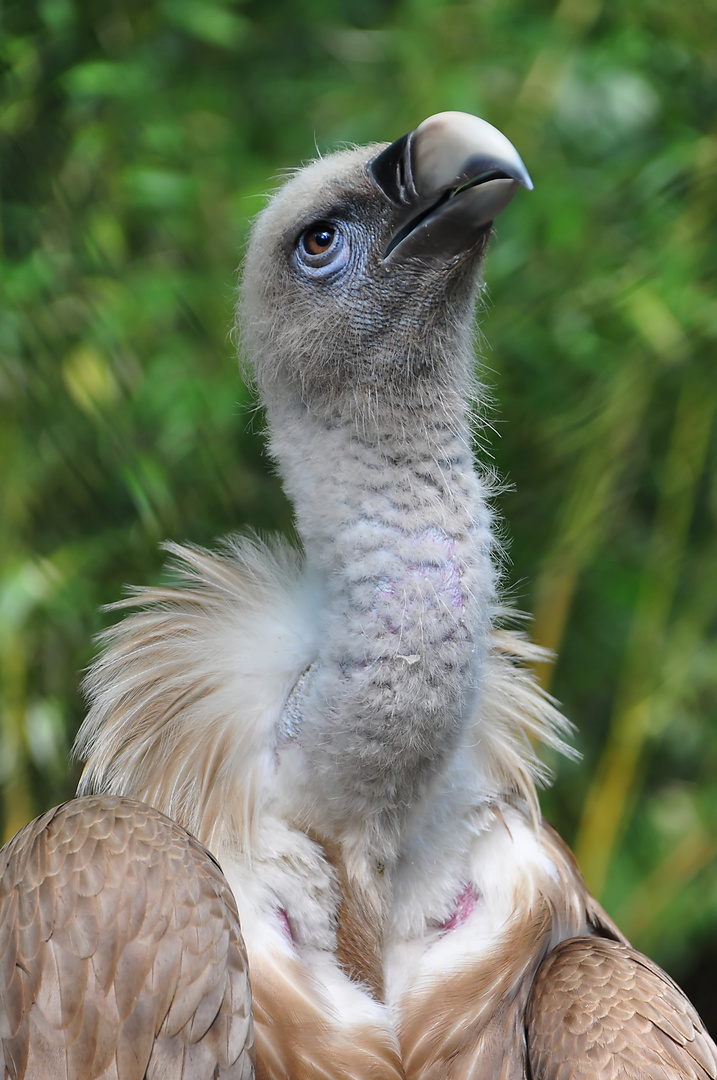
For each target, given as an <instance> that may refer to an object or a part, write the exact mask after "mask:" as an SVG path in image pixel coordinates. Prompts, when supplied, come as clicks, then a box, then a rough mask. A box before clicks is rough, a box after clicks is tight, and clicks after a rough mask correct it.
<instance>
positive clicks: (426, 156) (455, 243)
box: [368, 112, 533, 262]
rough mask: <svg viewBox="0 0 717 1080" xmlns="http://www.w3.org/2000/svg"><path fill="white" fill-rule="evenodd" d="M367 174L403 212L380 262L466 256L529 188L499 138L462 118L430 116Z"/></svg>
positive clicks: (382, 154)
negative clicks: (493, 221) (514, 198)
mask: <svg viewBox="0 0 717 1080" xmlns="http://www.w3.org/2000/svg"><path fill="white" fill-rule="evenodd" d="M368 169H369V172H370V174H371V175H372V177H373V179H374V180H375V182H376V183H377V184H378V186H379V187H380V188H381V190H382V191H383V193H384V194H385V195H387V196H388V198H389V199H390V200H391V202H392V203H393V204H394V205H395V206H396V207H397V208H400V209H401V210H405V211H406V214H405V217H404V216H403V215H402V217H403V220H402V221H401V225H400V227H399V228H398V229H397V231H396V232H395V233H394V235H393V236H392V238H391V240H390V242H389V244H388V245H387V247H386V250H385V252H384V256H383V258H384V262H388V261H391V260H393V259H396V258H399V257H400V258H402V259H403V258H407V257H418V258H422V259H424V260H425V259H426V258H428V259H432V260H439V259H440V260H444V259H446V258H450V257H451V256H453V255H457V254H459V253H460V252H463V251H466V250H468V249H469V248H471V247H472V246H473V244H474V243H475V242H476V240H477V238H478V236H479V235H480V234H482V233H483V232H484V231H485V229H486V227H487V226H488V225H489V224H490V222H491V221H492V220H493V219H494V218H495V217H496V216H497V215H498V214H499V213H500V212H501V211H502V210H504V209H505V207H506V206H507V205H508V203H509V202H510V200H511V199H512V198H513V196H514V195H515V193H516V191H517V190H518V188H519V187H520V186H523V187H525V188H527V189H528V191H531V190H532V187H533V182H532V180H531V179H530V175H529V173H528V170H527V169H526V167H525V165H524V164H523V161H522V160H521V157H520V155H519V153H518V151H517V150H516V149H515V147H514V146H513V144H512V143H511V142H510V141H509V140H508V139H507V138H506V137H505V135H503V134H502V132H500V131H498V129H497V128H495V127H493V125H492V124H489V123H487V122H486V121H485V120H481V119H480V118H479V117H477V116H471V115H470V114H469V113H461V112H444V113H437V114H436V115H435V116H429V117H428V119H427V120H424V121H423V123H422V124H419V126H418V127H417V128H416V129H415V131H412V132H410V133H409V134H408V135H404V136H402V137H401V138H400V139H397V140H396V142H393V143H391V144H390V146H388V147H386V149H385V150H382V151H381V152H380V153H379V154H378V155H377V156H376V157H375V158H373V159H372V160H371V161H370V162H369V163H368Z"/></svg>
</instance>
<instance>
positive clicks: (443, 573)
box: [376, 529, 467, 637]
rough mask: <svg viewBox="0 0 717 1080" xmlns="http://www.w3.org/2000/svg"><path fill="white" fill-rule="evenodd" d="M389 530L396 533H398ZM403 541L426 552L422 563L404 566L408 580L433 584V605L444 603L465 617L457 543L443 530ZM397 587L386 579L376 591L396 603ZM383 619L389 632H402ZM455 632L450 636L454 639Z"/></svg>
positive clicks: (464, 599)
mask: <svg viewBox="0 0 717 1080" xmlns="http://www.w3.org/2000/svg"><path fill="white" fill-rule="evenodd" d="M389 531H393V532H396V530H389ZM401 539H402V540H403V541H404V543H405V542H406V540H410V541H412V543H413V546H414V547H419V546H420V547H421V548H422V549H423V552H424V558H423V559H422V560H420V561H416V562H407V563H405V564H404V573H405V575H406V580H409V581H410V580H413V581H416V582H422V581H423V582H427V583H430V585H431V593H432V597H431V599H430V601H429V602H430V603H431V604H432V605H433V604H440V603H443V604H445V605H446V606H447V607H448V608H452V609H453V610H455V611H457V612H458V614H459V615H463V613H464V612H465V606H466V601H467V596H466V593H465V591H464V589H463V582H462V577H463V571H464V569H465V568H464V566H463V564H462V563H461V562H460V561H459V560H458V559H457V558H456V554H455V547H456V542H455V540H454V539H453V538H452V537H450V536H446V534H445V533H444V532H442V531H441V530H440V529H427V530H425V531H424V532H420V533H416V534H415V536H410V534H409V535H406V536H402V537H401ZM426 555H428V558H426ZM397 586H398V583H397V582H395V581H392V580H391V579H390V578H382V579H380V580H379V581H378V583H377V586H376V592H377V594H378V596H380V597H387V598H389V599H391V600H395V599H396V597H397V596H398V587H397ZM404 587H405V581H404V582H402V583H401V590H403V588H404ZM426 600H428V597H424V601H423V602H424V603H425V602H426ZM381 618H382V619H383V621H384V622H385V623H386V627H387V629H388V631H389V633H391V634H398V633H400V627H398V626H395V625H393V624H392V623H391V621H390V619H388V618H387V617H386V616H385V615H381ZM452 633H453V632H451V633H450V634H449V635H448V636H449V637H451V636H452Z"/></svg>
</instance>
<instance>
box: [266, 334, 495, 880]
mask: <svg viewBox="0 0 717 1080" xmlns="http://www.w3.org/2000/svg"><path fill="white" fill-rule="evenodd" d="M456 348H457V349H458V350H459V354H464V360H463V361H462V363H461V369H462V370H461V372H460V374H459V375H456V377H455V380H454V382H453V383H451V381H450V380H449V379H447V378H446V376H445V373H443V374H442V375H441V378H440V381H436V380H434V379H433V378H432V376H431V375H430V374H426V375H425V378H423V379H418V385H416V386H412V388H411V392H407V391H406V390H405V389H404V390H403V391H402V392H401V393H397V392H396V390H395V388H394V389H392V390H390V391H386V393H385V396H382V393H381V391H380V390H378V391H373V392H370V391H367V393H366V396H365V397H364V399H363V400H359V398H358V397H357V396H356V395H354V405H352V407H350V408H346V409H343V410H342V409H337V408H335V407H333V408H331V409H330V410H329V409H321V408H317V409H312V408H311V407H308V408H307V406H306V404H305V403H304V402H303V401H302V400H301V394H300V392H299V391H298V390H297V391H296V392H295V393H294V394H293V395H286V394H282V395H277V399H276V401H275V402H271V401H270V402H269V409H268V413H269V420H270V431H271V449H272V452H273V454H274V456H275V457H276V458H277V459H278V461H279V463H280V468H281V472H282V474H283V476H284V480H285V487H286V490H287V493H288V495H289V496H290V497H291V498H292V500H293V501H294V504H295V508H296V523H297V527H298V531H299V533H300V535H301V539H302V541H303V544H304V548H305V552H306V558H307V563H308V569H309V571H310V572H311V573H312V574H313V575H314V576H315V578H316V579H317V580H318V581H319V583H320V586H319V595H320V601H319V603H320V606H321V613H320V640H321V642H322V645H321V648H320V652H319V657H318V660H317V662H316V663H315V664H314V665H313V667H312V669H311V672H310V677H309V678H308V679H307V680H306V686H305V689H304V690H303V691H302V701H301V708H300V713H301V722H300V727H299V730H298V731H296V732H294V733H293V738H295V740H296V743H297V744H298V747H299V755H300V758H301V765H300V766H299V771H300V772H301V773H302V774H303V782H304V785H305V789H304V799H305V802H304V805H305V806H309V807H310V809H309V811H308V814H307V818H306V821H305V824H307V825H308V826H309V827H310V828H312V829H314V830H315V831H316V832H318V833H319V834H321V833H323V834H324V835H327V836H330V838H331V839H332V840H336V841H338V842H339V843H340V844H341V845H342V847H343V848H344V851H345V852H347V853H348V855H347V861H348V862H349V863H350V862H352V861H355V860H358V861H359V862H364V861H365V860H369V861H370V862H372V863H373V865H374V867H375V866H378V867H379V872H381V873H382V872H383V868H384V867H390V866H391V865H393V864H394V863H395V860H396V858H397V857H398V855H399V854H400V848H401V832H402V826H403V825H404V824H405V822H406V819H407V816H408V814H409V813H410V811H411V809H412V808H413V807H414V806H415V805H416V803H417V801H418V800H419V798H420V797H421V795H422V794H423V793H424V792H425V791H426V789H427V787H428V785H429V784H430V783H431V781H432V780H433V779H434V778H435V776H436V774H437V772H438V771H439V770H441V769H442V768H443V767H444V766H445V764H446V762H447V761H448V759H449V758H450V757H451V755H453V754H454V753H456V752H457V751H458V750H459V747H460V744H461V738H462V734H463V731H464V727H465V722H466V719H467V717H468V716H469V715H470V713H471V712H472V711H473V709H474V707H475V701H476V697H477V694H478V693H479V689H480V678H481V665H482V659H483V656H484V650H485V648H486V635H487V631H488V624H489V618H490V610H491V607H492V602H493V598H494V577H495V572H494V567H493V563H492V560H491V545H492V541H491V530H490V512H489V510H488V508H487V505H486V493H485V486H484V482H483V481H482V480H481V478H480V477H479V476H478V474H477V473H476V472H475V470H474V463H473V454H472V449H471V441H472V440H471V428H470V414H469V410H470V399H471V393H470V380H471V376H470V375H469V371H470V367H471V366H472V363H473V358H472V350H471V349H470V347H469V345H468V343H467V342H466V343H464V342H461V343H457V344H456ZM412 362H413V363H414V365H416V366H419V365H420V360H417V358H416V357H415V355H414V357H413V358H412ZM429 367H430V365H427V366H426V370H429ZM434 369H435V366H434ZM356 401H359V404H358V405H356ZM354 406H355V407H354ZM297 450H298V452H297ZM289 754H290V760H291V762H292V764H291V765H289V764H288V763H287V768H290V769H291V770H292V780H293V775H294V773H295V771H296V769H297V751H296V746H292V747H291V748H290V750H289ZM351 853H352V854H351Z"/></svg>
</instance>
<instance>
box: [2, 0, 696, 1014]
mask: <svg viewBox="0 0 717 1080" xmlns="http://www.w3.org/2000/svg"><path fill="white" fill-rule="evenodd" d="M716 26H717V6H716V5H715V0H681V2H680V3H678V4H675V3H667V2H666V0H632V2H631V3H629V4H625V3H618V2H617V0H604V2H603V0H559V2H558V3H557V6H556V5H555V3H554V0H550V2H547V0H538V2H531V0H456V2H455V3H443V2H439V0H394V2H386V0H383V2H382V0H302V2H296V0H270V2H265V3H259V2H257V0H245V2H243V3H242V2H241V0H19V2H17V0H16V2H14V3H10V4H9V6H7V7H6V8H5V11H4V14H3V20H2V28H1V33H2V40H1V52H2V115H1V117H0V138H1V147H2V149H1V165H0V168H1V170H2V231H3V250H2V270H3V298H2V311H1V318H0V342H1V347H2V363H1V366H0V410H1V414H0V461H1V463H2V468H1V476H0V670H1V675H2V684H1V693H2V710H1V712H0V717H1V719H0V783H1V784H2V788H1V790H2V808H1V809H0V827H1V828H2V830H3V832H4V834H5V835H6V836H7V835H10V834H12V833H13V832H14V831H15V830H16V829H17V828H19V827H20V826H21V825H23V824H24V823H25V822H26V821H27V820H28V819H29V818H31V817H32V816H34V815H35V814H36V813H38V812H39V811H41V810H43V809H44V808H46V807H48V806H50V805H52V804H53V803H55V802H57V801H59V800H60V799H62V798H65V797H67V796H69V795H71V793H72V791H73V788H74V784H75V782H76V778H77V768H76V767H74V766H71V765H68V752H69V748H70V746H71V743H72V739H73V737H74V733H75V731H76V729H77V726H78V724H79V722H80V719H81V717H82V702H81V699H80V696H79V693H78V688H77V687H78V681H79V673H80V671H81V669H82V668H84V667H85V666H86V665H87V663H88V662H89V660H90V658H91V656H92V651H93V646H92V638H93V635H94V634H96V633H97V632H98V631H99V630H100V629H101V627H102V626H103V625H105V623H106V621H107V619H108V618H109V617H108V616H106V615H102V614H100V613H99V608H100V605H101V604H103V603H106V602H109V601H111V600H113V599H116V598H118V597H119V596H120V595H121V594H122V591H123V587H124V585H125V583H128V582H133V583H145V582H149V581H156V580H157V578H158V577H159V575H160V574H161V561H162V560H161V555H160V553H159V552H158V547H157V545H158V543H159V542H160V541H161V540H163V539H165V538H167V537H174V538H177V539H191V540H193V541H195V542H197V543H205V544H206V543H210V542H211V541H212V539H213V538H214V537H215V536H217V535H221V534H224V533H226V532H228V531H231V530H234V529H236V528H241V527H244V526H246V525H247V524H251V525H253V526H258V527H259V528H261V529H283V530H287V529H289V528H290V522H291V518H290V510H289V507H288V506H287V504H286V502H285V500H284V498H283V496H282V494H281V492H280V490H279V488H278V483H277V481H276V478H275V477H274V476H272V474H271V470H270V469H269V468H268V465H267V462H266V460H265V459H264V457H263V453H262V445H261V439H260V438H259V435H258V431H259V430H260V427H261V424H260V422H259V421H257V420H256V419H255V417H256V413H255V410H254V408H253V402H252V399H251V396H250V394H249V392H248V391H247V390H246V389H245V388H244V386H243V385H242V383H241V381H240V378H239V375H238V373H237V368H236V363H235V357H234V350H233V347H232V344H231V341H230V338H229V330H230V326H231V321H232V306H233V299H234V291H235V268H236V266H237V264H238V262H239V259H240V252H241V249H242V244H243V241H244V238H245V236H246V231H247V223H248V221H249V220H250V218H251V217H252V216H253V215H254V214H255V213H256V211H257V210H258V209H259V207H260V206H261V205H262V197H263V193H264V192H266V191H267V190H269V189H270V188H271V187H272V186H273V185H274V183H275V180H276V178H277V177H278V176H279V175H280V174H281V172H282V170H283V169H285V168H287V167H291V166H293V165H296V164H297V163H298V162H300V161H301V160H305V159H307V158H308V157H311V156H313V155H314V154H315V152H316V149H318V150H320V151H324V150H328V149H331V148H332V147H335V146H337V145H339V144H341V143H342V142H345V141H356V142H365V141H371V140H379V139H392V138H395V137H396V136H398V135H400V134H402V133H403V132H404V131H407V130H409V129H410V128H411V127H413V126H415V124H416V123H418V122H419V121H420V120H421V119H423V118H424V117H425V116H427V115H429V114H430V113H433V112H437V111H440V110H442V109H462V110H465V111H469V112H476V113H478V114H479V115H482V116H484V117H486V118H487V119H489V120H490V121H491V122H493V123H494V124H496V125H498V126H499V127H501V128H502V129H503V130H504V131H505V132H506V133H507V134H508V135H509V136H510V137H511V138H512V139H513V141H514V142H515V143H516V145H517V146H518V148H519V150H520V151H521V153H522V155H523V157H524V159H525V161H526V163H527V164H528V167H529V168H530V170H531V172H532V174H533V178H534V180H535V192H534V193H533V194H532V195H530V196H528V195H526V194H524V193H522V194H520V195H519V197H518V198H517V199H516V200H515V202H514V204H513V205H512V206H511V208H510V210H509V211H508V212H506V214H505V215H503V216H502V217H501V218H500V222H499V230H498V236H497V238H496V241H495V243H494V245H493V250H492V253H491V254H490V256H489V261H488V266H487V274H486V276H487V281H488V284H489V302H488V305H487V307H486V309H485V310H484V311H483V312H482V313H481V316H480V318H481V326H482V330H483V332H484V334H485V336H486V340H487V342H488V343H489V344H487V345H486V346H485V348H484V356H483V361H484V378H485V380H486V381H487V383H488V384H489V386H490V387H491V389H492V392H493V396H494V399H495V402H496V405H495V407H494V409H493V411H492V413H491V416H490V421H491V424H492V427H493V429H494V430H490V431H488V432H487V435H486V438H487V443H488V445H487V447H486V452H487V453H488V454H490V455H492V457H493V459H494V461H495V463H496V465H497V467H498V469H499V471H500V473H501V474H502V476H503V477H505V478H506V480H507V481H508V483H509V485H511V486H510V488H509V490H507V491H506V492H505V493H504V494H503V495H502V496H501V497H500V511H501V513H502V515H503V516H504V518H505V520H506V522H507V525H506V535H507V536H508V537H509V538H510V547H509V554H510V561H509V563H508V564H507V567H506V585H507V587H508V588H509V590H510V592H511V595H512V596H513V598H514V600H515V602H516V603H517V605H518V606H519V607H521V608H523V609H525V610H528V611H530V612H533V613H534V614H535V622H534V625H533V633H534V636H536V637H537V638H538V639H539V640H540V641H542V642H544V643H546V644H548V645H551V646H552V647H554V648H556V649H557V650H558V651H559V660H558V663H557V667H556V668H555V670H554V673H553V674H552V676H551V675H550V673H548V672H544V673H543V676H544V677H545V679H546V681H547V680H548V679H549V678H551V677H552V689H553V690H554V692H555V693H556V694H557V696H558V697H559V698H560V699H561V700H562V702H563V703H564V706H565V709H566V711H567V713H568V715H569V716H570V717H571V718H572V719H573V720H574V721H575V722H576V723H577V725H578V727H579V732H578V735H577V743H578V746H579V747H580V749H581V750H582V752H583V754H584V757H583V761H582V763H581V764H579V765H572V764H569V763H566V762H562V763H556V765H558V766H559V773H560V775H559V780H558V783H557V785H556V786H555V788H554V789H553V790H552V791H551V792H549V793H548V794H547V795H546V798H545V807H546V811H547V813H548V816H549V817H550V818H551V819H552V820H553V821H554V822H555V824H557V825H558V827H559V828H560V829H561V831H562V832H563V833H564V835H565V836H566V837H567V839H569V840H570V841H571V842H572V843H574V844H575V845H576V847H577V851H578V854H579V857H580V859H581V861H582V864H583V866H584V869H585V872H586V875H587V877H588V880H589V882H590V883H591V885H592V886H593V888H594V889H595V890H596V891H597V893H598V894H599V895H600V897H601V898H602V899H603V901H604V903H605V904H606V906H607V907H608V909H609V911H610V912H611V914H612V915H613V916H614V917H615V918H616V919H617V921H618V922H619V923H620V924H621V925H622V926H623V928H624V930H625V931H626V933H627V934H628V935H629V936H630V937H632V938H633V940H634V942H635V944H636V945H637V946H639V947H640V948H642V949H645V950H646V951H649V952H650V953H651V954H653V955H654V956H655V958H656V959H657V960H658V961H660V962H661V963H662V964H663V965H665V966H666V967H667V968H668V969H669V970H670V971H671V972H672V973H673V974H675V975H676V976H677V977H678V978H679V979H681V980H684V981H685V982H686V983H687V984H688V987H689V989H690V990H691V991H692V993H693V994H694V996H695V997H696V999H697V1002H698V1005H699V1007H700V1009H701V1010H702V1012H703V1014H704V1015H705V1017H706V1018H707V1019H708V1022H709V1023H710V1026H711V1027H712V1029H713V1030H715V1029H716V1028H717V1020H716V1016H715V1008H716V1006H715V1000H714V992H713V989H712V987H713V976H712V972H713V970H714V965H715V963H716V962H717V938H716V929H717V859H716V856H717V784H716V780H717V726H716V724H715V712H716V705H717V637H716V635H715V629H716V623H717V619H716V615H717V601H716V596H717V558H716V557H715V524H716V519H717V486H716V485H715V468H714V466H715V458H716V447H715V441H716V440H715V423H714V414H715V405H716V402H717V377H716V376H717V371H716V366H715V359H714V358H715V339H716V338H717V305H716V303H715V298H714V294H715V288H714V286H715V274H716V268H717V250H716V245H715V217H716V213H715V211H716V209H717V184H716V183H715V178H716V173H717V130H716V128H715V116H716V115H717V75H716V72H717V33H716V31H715V27H716Z"/></svg>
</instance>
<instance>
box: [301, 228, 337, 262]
mask: <svg viewBox="0 0 717 1080" xmlns="http://www.w3.org/2000/svg"><path fill="white" fill-rule="evenodd" d="M335 235H336V230H335V229H334V228H333V226H332V225H316V226H314V228H313V229H307V230H306V232H305V233H304V235H303V237H302V244H303V246H304V251H305V252H306V253H307V255H323V254H324V252H326V251H328V250H329V248H330V247H331V245H332V243H333V240H334V236H335Z"/></svg>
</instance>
